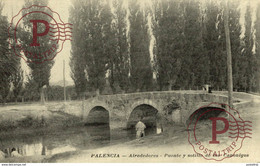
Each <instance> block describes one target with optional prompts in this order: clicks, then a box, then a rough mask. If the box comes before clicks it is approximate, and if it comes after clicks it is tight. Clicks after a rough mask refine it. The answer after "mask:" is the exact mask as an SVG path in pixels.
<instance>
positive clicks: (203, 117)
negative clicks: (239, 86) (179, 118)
mask: <svg viewBox="0 0 260 166" xmlns="http://www.w3.org/2000/svg"><path fill="white" fill-rule="evenodd" d="M218 116H222V117H226V116H227V113H226V112H225V108H224V107H221V106H220V105H218V106H216V105H207V106H204V107H200V108H198V109H196V110H195V111H193V112H192V113H191V114H190V115H189V116H188V118H187V120H186V124H187V125H191V124H193V123H195V122H196V120H198V121H207V120H209V118H210V117H218Z"/></svg>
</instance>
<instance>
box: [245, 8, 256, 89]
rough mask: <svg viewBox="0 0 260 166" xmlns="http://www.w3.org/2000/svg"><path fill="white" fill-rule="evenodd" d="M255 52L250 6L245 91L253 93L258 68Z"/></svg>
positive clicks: (246, 27) (246, 38)
mask: <svg viewBox="0 0 260 166" xmlns="http://www.w3.org/2000/svg"><path fill="white" fill-rule="evenodd" d="M252 50H253V35H252V14H251V9H250V6H249V4H248V6H247V10H246V14H245V35H244V38H243V51H242V55H243V60H244V62H245V66H246V68H245V73H244V74H245V75H244V78H245V79H244V81H245V87H244V88H245V90H246V91H252V90H255V87H256V78H255V77H254V76H255V71H256V68H257V66H256V65H257V64H256V57H255V55H254V54H253V52H252Z"/></svg>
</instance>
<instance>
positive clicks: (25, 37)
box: [19, 0, 54, 102]
mask: <svg viewBox="0 0 260 166" xmlns="http://www.w3.org/2000/svg"><path fill="white" fill-rule="evenodd" d="M31 5H38V6H47V5H48V1H46V0H34V1H32V0H25V4H24V7H29V6H31ZM30 10H31V11H33V7H32V8H31V9H30ZM41 10H43V12H46V13H48V14H49V15H52V12H50V11H48V10H47V9H45V8H41ZM26 12H28V11H26ZM22 14H23V15H25V14H26V13H25V11H22ZM35 19H43V20H46V21H48V22H51V18H50V17H48V16H47V15H43V14H38V13H36V14H31V15H28V16H27V17H25V18H24V19H23V27H21V28H22V31H21V32H20V33H19V38H20V39H21V45H22V47H23V48H27V50H28V51H30V52H31V53H32V54H37V55H38V54H39V53H41V52H43V51H44V50H46V49H48V48H50V47H51V46H52V44H53V43H54V41H50V40H49V39H48V35H45V36H41V38H38V41H39V42H40V43H41V45H42V46H41V47H37V46H34V47H32V46H30V44H31V43H32V34H33V33H32V30H33V24H32V23H31V22H30V20H35ZM44 30H45V26H43V24H39V25H38V31H40V32H44ZM27 60H28V61H29V63H28V66H29V67H30V69H31V76H32V79H31V80H32V81H33V82H34V83H36V85H37V88H36V89H37V91H39V92H41V101H42V102H43V100H44V95H43V94H44V93H43V89H42V88H43V86H49V79H50V72H51V68H52V66H53V64H54V61H53V60H51V61H45V62H42V59H40V58H39V59H35V58H34V57H32V56H28V57H27ZM30 61H32V62H30ZM33 62H36V63H33Z"/></svg>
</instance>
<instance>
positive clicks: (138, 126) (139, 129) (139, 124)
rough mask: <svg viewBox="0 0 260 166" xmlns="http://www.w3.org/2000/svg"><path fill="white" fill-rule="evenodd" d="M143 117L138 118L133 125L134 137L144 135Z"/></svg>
mask: <svg viewBox="0 0 260 166" xmlns="http://www.w3.org/2000/svg"><path fill="white" fill-rule="evenodd" d="M142 120H143V117H141V118H140V120H139V122H137V124H136V125H135V130H136V138H141V137H144V136H145V133H144V129H145V128H146V126H145V124H144V123H143V122H142Z"/></svg>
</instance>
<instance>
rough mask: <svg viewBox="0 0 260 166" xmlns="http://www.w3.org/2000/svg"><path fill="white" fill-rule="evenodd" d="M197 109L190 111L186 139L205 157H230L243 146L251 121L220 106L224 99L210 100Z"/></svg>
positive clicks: (250, 134)
mask: <svg viewBox="0 0 260 166" xmlns="http://www.w3.org/2000/svg"><path fill="white" fill-rule="evenodd" d="M225 105H226V104H225ZM198 110H202V111H196V112H195V113H194V114H192V116H191V119H190V121H189V124H188V127H187V131H188V141H189V143H190V144H191V145H192V148H193V150H194V151H195V152H196V153H198V154H200V155H201V156H202V157H203V158H205V159H206V160H215V161H222V160H224V159H226V158H231V157H233V156H234V155H235V154H236V152H237V151H239V150H240V149H241V148H242V145H243V141H244V140H245V139H246V138H252V129H251V128H252V122H251V121H244V120H243V119H242V118H241V117H240V114H239V113H238V111H237V110H235V109H233V108H231V107H229V106H228V105H226V107H225V108H223V103H220V104H219V103H211V104H209V105H206V106H203V107H201V108H199V109H198ZM216 112H219V115H221V116H219V115H216V114H215V113H216ZM212 115H214V116H216V117H214V116H212Z"/></svg>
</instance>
